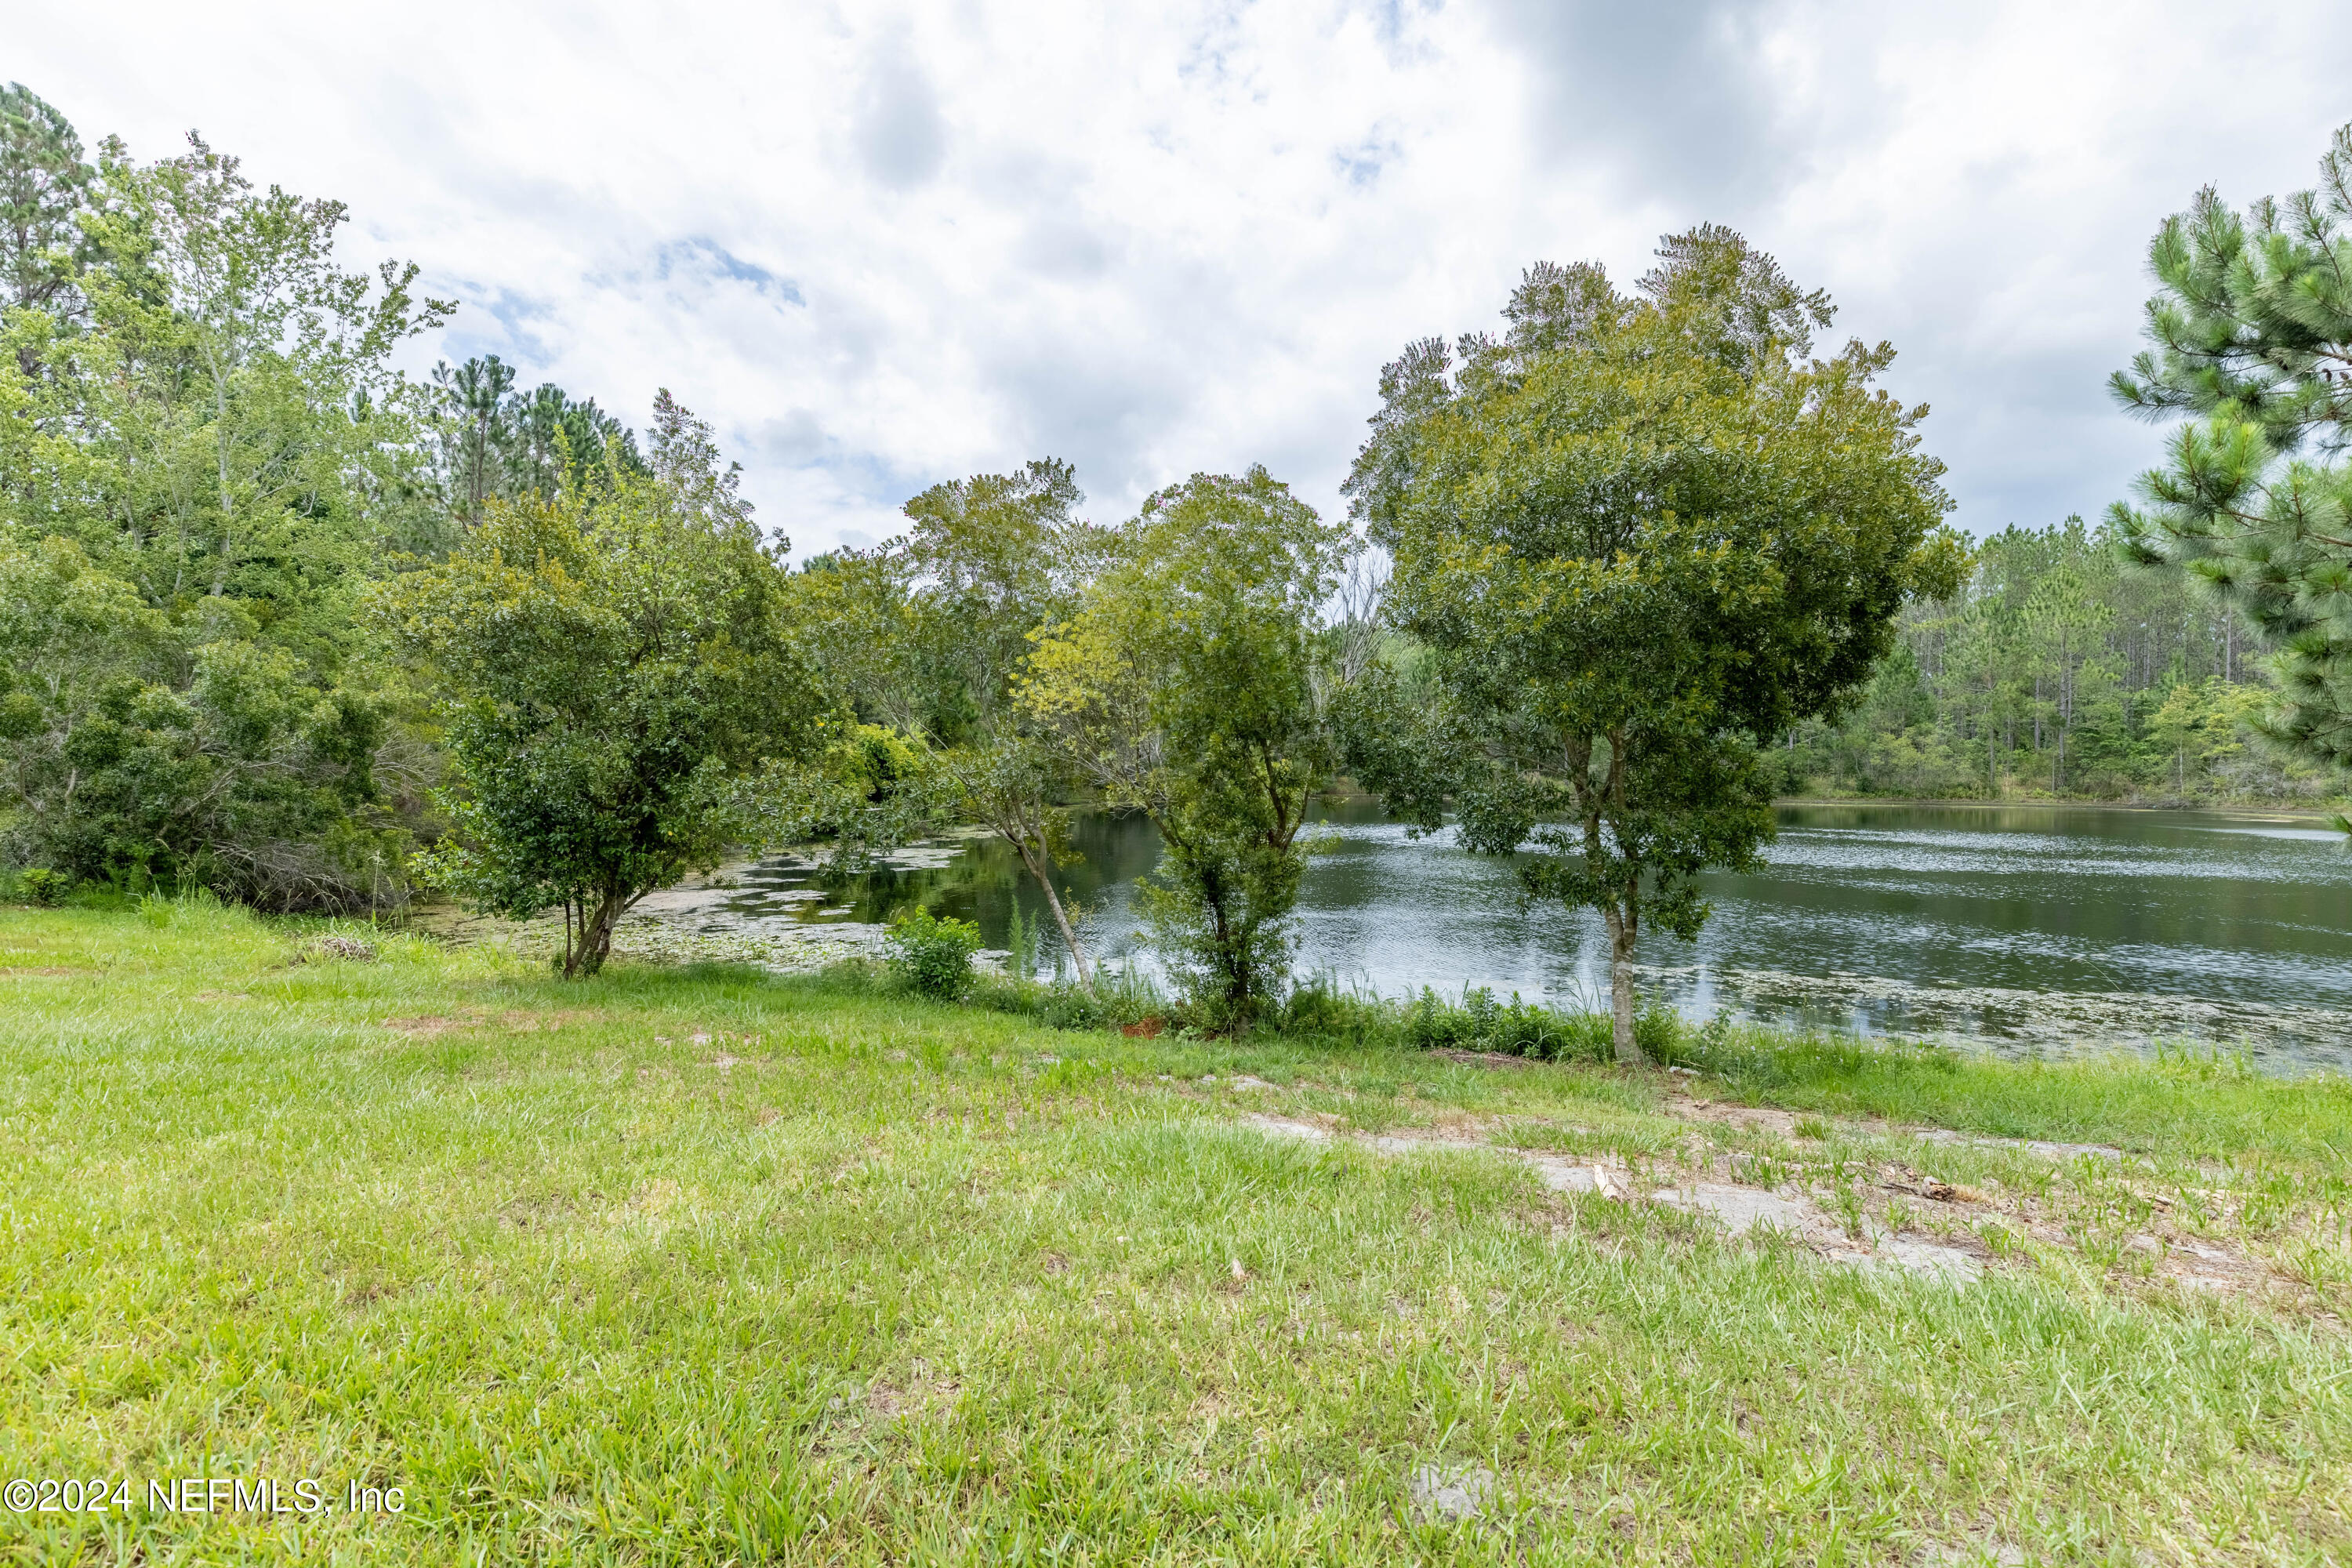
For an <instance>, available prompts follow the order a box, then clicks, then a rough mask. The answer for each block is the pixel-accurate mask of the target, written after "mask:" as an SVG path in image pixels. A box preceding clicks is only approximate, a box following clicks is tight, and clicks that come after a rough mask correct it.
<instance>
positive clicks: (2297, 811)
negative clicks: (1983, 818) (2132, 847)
mask: <svg viewBox="0 0 2352 1568" xmlns="http://www.w3.org/2000/svg"><path fill="white" fill-rule="evenodd" d="M1772 805H1773V807H1774V809H1776V810H1777V809H1779V808H1780V807H1781V806H1786V805H1888V806H1895V805H1911V806H1918V805H1932V806H1937V807H1962V806H1973V807H1977V808H1979V809H1982V810H1993V809H1997V808H2011V809H2014V808H2017V807H2020V806H2023V807H2029V808H2039V809H2042V810H2047V811H2144V812H2171V813H2174V814H2176V815H2178V816H2244V817H2259V818H2261V819H2263V820H2264V821H2270V822H2308V823H2314V824H2316V825H2317V826H2321V827H2326V826H2328V820H2329V813H2328V812H2327V811H2326V810H2325V809H2314V808H2311V807H2308V806H2298V805H2166V804H2163V803H2159V802H2151V801H2139V800H2049V799H2042V798H2035V797H2032V796H2026V797H2021V798H2008V797H2004V798H2002V799H2000V800H1987V799H1985V798H1984V797H1983V796H1981V795H1977V796H1966V795H1962V796H1950V797H1947V796H1937V795H1779V796H1776V797H1774V799H1773V801H1772ZM2347 810H2352V804H2347Z"/></svg>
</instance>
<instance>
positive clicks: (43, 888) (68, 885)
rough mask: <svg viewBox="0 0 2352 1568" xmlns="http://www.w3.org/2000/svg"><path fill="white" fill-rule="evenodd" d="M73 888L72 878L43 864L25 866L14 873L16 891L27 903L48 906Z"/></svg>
mask: <svg viewBox="0 0 2352 1568" xmlns="http://www.w3.org/2000/svg"><path fill="white" fill-rule="evenodd" d="M72 888H73V879H72V878H70V877H68V876H66V875H64V874H63V873H62V872H58V871H52V870H50V869H49V868H47V867H45V866H27V867H26V868H25V869H23V870H21V871H19V872H17V873H16V891H17V893H18V894H19V895H20V896H21V897H22V898H23V899H24V900H25V901H26V903H28V904H39V905H40V906H41V907H42V908H44V909H47V908H50V907H52V906H54V905H56V904H58V902H60V901H61V900H63V899H64V898H65V896H66V894H67V893H68V891H70V890H71V889H72Z"/></svg>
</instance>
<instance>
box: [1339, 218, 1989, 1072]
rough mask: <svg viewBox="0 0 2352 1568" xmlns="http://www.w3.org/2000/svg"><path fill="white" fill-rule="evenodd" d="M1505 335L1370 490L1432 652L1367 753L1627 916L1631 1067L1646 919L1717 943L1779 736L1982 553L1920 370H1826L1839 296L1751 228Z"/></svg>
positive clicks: (1535, 877)
mask: <svg viewBox="0 0 2352 1568" xmlns="http://www.w3.org/2000/svg"><path fill="white" fill-rule="evenodd" d="M1504 315H1505V320H1506V321H1507V331H1505V332H1504V334H1503V335H1502V336H1500V337H1499V338H1496V337H1488V336H1486V335H1484V334H1478V335H1474V336H1471V337H1467V338H1465V339H1464V340H1463V341H1462V342H1461V343H1460V345H1459V347H1458V350H1457V351H1456V352H1454V353H1449V351H1448V350H1447V349H1446V348H1445V346H1444V345H1443V344H1442V343H1439V342H1435V341H1428V342H1421V343H1417V344H1414V345H1412V346H1411V347H1410V348H1408V350H1407V351H1406V353H1405V355H1404V357H1403V358H1402V359H1401V360H1399V361H1398V362H1397V363H1394V364H1392V365H1391V366H1390V367H1389V369H1388V371H1387V372H1386V374H1384V376H1383V378H1382V387H1381V390H1382V396H1383V403H1384V405H1385V406H1384V407H1383V409H1382V411H1381V414H1380V415H1379V416H1375V418H1374V420H1373V434H1372V436H1371V438H1370V440H1368V441H1367V442H1366V444H1365V447H1364V449H1363V452H1362V455H1361V456H1360V459H1359V461H1358V465H1357V468H1356V471H1355V474H1354V476H1353V477H1352V479H1351V480H1350V484H1349V489H1350V493H1351V495H1352V496H1353V498H1354V499H1355V501H1356V504H1357V507H1358V510H1359V512H1360V515H1361V516H1362V517H1363V519H1364V521H1365V522H1366V524H1367V525H1368V527H1369V529H1370V532H1371V536H1372V538H1373V539H1374V540H1375V541H1377V542H1380V543H1381V544H1383V545H1385V546H1387V547H1388V548H1389V549H1390V551H1391V552H1392V553H1393V555H1394V558H1395V563H1396V565H1395V579H1394V583H1393V584H1392V588H1391V592H1392V595H1393V608H1394V613H1395V616H1396V620H1397V624H1398V625H1399V626H1401V627H1402V628H1403V629H1404V630H1405V631H1407V632H1408V633H1410V634H1411V635H1412V637H1415V638H1417V639H1419V641H1420V642H1421V643H1422V644H1423V645H1424V646H1425V647H1426V648H1427V649H1428V650H1429V655H1430V657H1429V658H1428V660H1427V661H1426V663H1425V664H1424V665H1423V667H1422V668H1420V669H1419V670H1418V671H1417V672H1416V673H1417V674H1418V675H1419V677H1420V680H1421V685H1422V688H1423V689H1421V690H1419V691H1407V690H1406V689H1404V688H1403V683H1402V680H1399V679H1390V680H1388V681H1386V682H1381V681H1374V682H1370V683H1368V685H1367V688H1366V690H1365V692H1364V694H1363V696H1362V697H1361V698H1360V699H1359V700H1358V702H1357V705H1356V707H1355V710H1354V715H1353V724H1352V730H1353V733H1354V736H1355V744H1354V746H1353V748H1352V751H1353V758H1354V761H1355V763H1356V766H1357V771H1358V773H1360V776H1362V777H1363V778H1364V779H1365V780H1366V782H1367V783H1370V784H1373V785H1375V787H1378V788H1380V789H1381V791H1382V792H1383V793H1384V794H1385V795H1387V797H1388V798H1389V800H1390V802H1391V805H1392V807H1393V808H1395V809H1397V810H1399V811H1401V812H1402V813H1404V814H1406V815H1408V816H1412V817H1413V818H1415V819H1417V820H1419V821H1420V822H1421V823H1422V824H1423V826H1430V827H1433V826H1436V824H1437V822H1438V819H1439V813H1440V811H1441V810H1442V809H1443V808H1444V807H1445V806H1446V805H1453V806H1454V807H1456V808H1457V809H1458V810H1459V812H1460V816H1461V827H1460V831H1461V837H1462V839H1463V842H1464V843H1465V845H1466V846H1468V847H1471V848H1473V849H1475V850H1479V851H1482V852H1485V853H1488V854H1496V855H1513V856H1517V857H1518V863H1519V867H1520V871H1521V876H1522V879H1523V880H1524V882H1525V886H1526V889H1527V891H1528V894H1529V895H1530V896H1531V897H1536V898H1546V899H1558V900H1562V901H1564V902H1566V903H1568V904H1569V905H1570V906H1580V907H1585V908H1591V909H1592V910H1596V911H1597V912H1598V913H1599V914H1600V915H1601V918H1602V920H1603V921H1604V923H1605V924H1606V926H1607V928H1608V930H1609V933H1610V936H1611V939H1612V998H1613V1004H1614V1009H1615V1013H1616V1037H1617V1049H1618V1052H1619V1054H1620V1056H1621V1057H1622V1058H1627V1059H1632V1058H1637V1057H1638V1056H1639V1048H1638V1047H1636V1046H1635V1044H1634V1041H1633V1006H1634V997H1633V952H1634V944H1635V942H1636V940H1637V938H1638V936H1639V934H1640V931H1641V930H1642V928H1643V925H1644V924H1645V923H1646V922H1649V921H1655V922H1656V923H1658V924H1661V925H1664V927H1666V928H1667V929H1668V930H1670V931H1675V932H1676V933H1677V934H1679V935H1683V936H1685V937H1687V936H1691V935H1695V934H1696V931H1697V929H1698V926H1699V924H1700V922H1701V921H1703V920H1704V919H1705V917H1706V905H1705V903H1704V902H1703V901H1702V900H1701V899H1700V898H1699V896H1698V883H1697V876H1698V873H1699V872H1700V871H1701V870H1702V869H1704V868H1707V867H1710V866H1725V867H1731V868H1739V867H1743V866H1746V865H1748V864H1749V863H1750V862H1751V860H1752V858H1753V857H1754V855H1755V852H1756V849H1757V847H1759V845H1760V844H1761V843H1762V842H1763V841H1764V840H1765V839H1766V838H1768V837H1769V836H1770V833H1771V827H1772V819H1771V815H1770V812H1769V800H1770V792H1769V785H1768V784H1767V781H1766V777H1765V774H1764V773H1763V772H1762V770H1761V769H1760V767H1759V760H1758V751H1757V748H1758V742H1760V741H1764V740H1767V739H1769V738H1770V737H1773V736H1776V735H1778V734H1780V733H1781V732H1782V731H1785V730H1787V729H1788V728H1789V727H1790V725H1791V724H1793V723H1795V722H1797V721H1800V720H1802V719H1807V718H1811V717H1814V716H1817V715H1821V714H1825V713H1831V712H1834V711H1836V710H1838V709H1840V708H1841V707H1842V706H1843V705H1844V704H1846V703H1848V702H1850V701H1851V700H1852V699H1853V695H1854V693H1855V692H1856V691H1857V690H1858V689H1860V688H1861V687H1862V685H1863V684H1864V682H1865V681H1866V680H1867V679H1868V678H1869V676H1870V672H1871V669H1872V668H1873V666H1874V664H1875V663H1876V662H1877V660H1878V659H1879V658H1880V657H1881V656H1882V655H1884V654H1885V651H1886V650H1887V649H1888V647H1891V646H1892V643H1893V640H1894V621H1895V614H1896V612H1897V611H1898V610H1900V609H1901V607H1902V606H1903V605H1904V604H1905V602H1906V599H1908V598H1910V597H1912V596H1914V595H1919V594H1923V593H1929V594H1932V593H1939V592H1945V591H1948V589H1949V588H1950V587H1951V585H1952V584H1953V583H1954V581H1955V580H1956V578H1957V575H1958V566H1959V563H1960V560H1961V554H1960V552H1959V551H1958V547H1957V545H1956V544H1955V543H1954V542H1952V541H1951V540H1949V539H1948V537H1947V536H1946V535H1944V534H1943V533H1941V532H1940V531H1939V529H1938V520H1939V518H1940V517H1941V515H1942V513H1943V512H1944V510H1946V509H1947V506H1948V503H1947V501H1946V500H1945V498H1944V495H1943V492H1942V490H1941V489H1939V488H1938V486H1937V477H1938V475H1939V474H1940V473H1941V471H1942V469H1941V465H1940V464H1938V463H1937V462H1935V461H1934V460H1933V459H1932V458H1927V457H1926V456H1925V455H1924V454H1922V453H1921V452H1920V451H1919V450H1918V438H1917V436H1916V425H1917V423H1918V421H1919V419H1920V417H1921V416H1923V415H1924V414H1925V412H1926V410H1925V409H1924V408H1906V407H1905V406H1903V405H1900V404H1897V403H1895V401H1894V400H1893V399H1891V398H1889V397H1888V396H1887V395H1885V393H1883V392H1878V391H1875V390H1874V388H1873V387H1872V385H1871V384H1872V382H1873V381H1874V378H1875V377H1876V376H1877V375H1878V374H1880V373H1881V372H1882V371H1883V370H1885V367H1886V365H1887V364H1888V363H1890V362H1891V361H1892V360H1893V358H1894V352H1893V350H1892V349H1890V348H1888V347H1887V346H1886V345H1885V344H1880V345H1878V346H1877V347H1875V348H1870V347H1866V346H1864V344H1862V343H1859V342H1854V343H1850V344H1848V345H1847V346H1846V347H1845V349H1844V350H1843V352H1841V353H1838V354H1837V355H1835V356H1833V357H1831V358H1827V359H1817V358H1812V357H1811V343H1812V333H1813V331H1815V330H1816V329H1818V328H1820V327H1822V326H1826V325H1827V324H1828V322H1829V320H1830V316H1831V310H1830V306H1829V303H1828V301H1827V300H1826V298H1825V297H1824V296H1822V295H1821V294H1820V293H1818V292H1810V293H1809V292H1805V291H1802V290H1801V289H1798V287H1797V286H1796V285H1795V284H1793V283H1791V282H1790V280H1789V279H1787V278H1786V276H1785V275H1784V274H1782V272H1781V271H1780V268H1779V267H1778V266H1777V265H1776V264H1775V263H1774V262H1773V261H1772V259H1771V258H1769V257H1768V256H1764V255H1762V254H1760V253H1759V252H1757V251H1755V250H1753V249H1752V248H1750V247H1748V245H1747V243H1746V242H1745V241H1744V240H1742V239H1741V238H1740V237H1738V235H1736V234H1733V233H1731V232H1730V231H1728V230H1726V229H1721V228H1716V227H1705V228H1700V229H1696V230H1693V231H1691V232H1690V233H1688V234H1685V235H1678V236H1671V237H1668V238H1667V239H1666V240H1665V242H1664V244H1663V246H1662V247H1661V248H1660V251H1659V265H1658V267H1657V268H1655V269H1654V271H1652V272H1651V273H1649V274H1648V275H1647V276H1645V277H1644V278H1643V279H1642V280H1641V282H1640V284H1639V286H1638V288H1637V289H1636V290H1635V292H1633V294H1630V295H1622V294H1620V293H1618V292H1617V291H1616V290H1615V289H1613V288H1612V286H1611V285H1610V283H1609V281H1608V279H1607V278H1606V276H1605V275H1604V274H1603V273H1602V272H1601V269H1600V268H1598V267H1597V266H1591V265H1580V266H1576V267H1557V266H1549V265H1540V266H1538V267H1535V268H1530V269H1529V270H1528V273H1527V275H1526V277H1525V279H1524V280H1523V282H1522V284H1521V286H1520V288H1519V289H1518V290H1517V292H1516V293H1515V294H1514V296H1513V297H1512V299H1511V300H1510V301H1509V303H1508V305H1507V308H1506V310H1505V312H1504ZM1457 355H1458V366H1457V363H1456V360H1457ZM1408 735H1409V736H1411V737H1412V739H1411V740H1410V741H1409V742H1401V741H1400V740H1399V737H1400V736H1408Z"/></svg>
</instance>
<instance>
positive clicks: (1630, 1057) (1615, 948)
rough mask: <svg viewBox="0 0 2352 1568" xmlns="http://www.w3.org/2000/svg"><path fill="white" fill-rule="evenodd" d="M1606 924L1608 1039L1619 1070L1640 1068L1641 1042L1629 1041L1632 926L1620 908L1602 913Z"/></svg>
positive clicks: (1631, 994)
mask: <svg viewBox="0 0 2352 1568" xmlns="http://www.w3.org/2000/svg"><path fill="white" fill-rule="evenodd" d="M1602 913H1603V916H1604V918H1605V919H1606V920H1607V921H1608V922H1609V1010H1610V1037H1611V1040H1612V1043H1613V1044H1614V1045H1615V1046H1616V1047H1617V1065H1618V1066H1619V1067H1642V1066H1645V1065H1646V1064H1647V1061H1648V1058H1645V1057H1643V1055H1642V1046H1641V1042H1640V1041H1638V1040H1636V1039H1634V1038H1633V937H1634V931H1633V921H1630V920H1628V919H1627V918H1626V915H1625V911H1624V910H1622V908H1617V907H1612V908H1610V909H1608V910H1603V911H1602Z"/></svg>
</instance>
